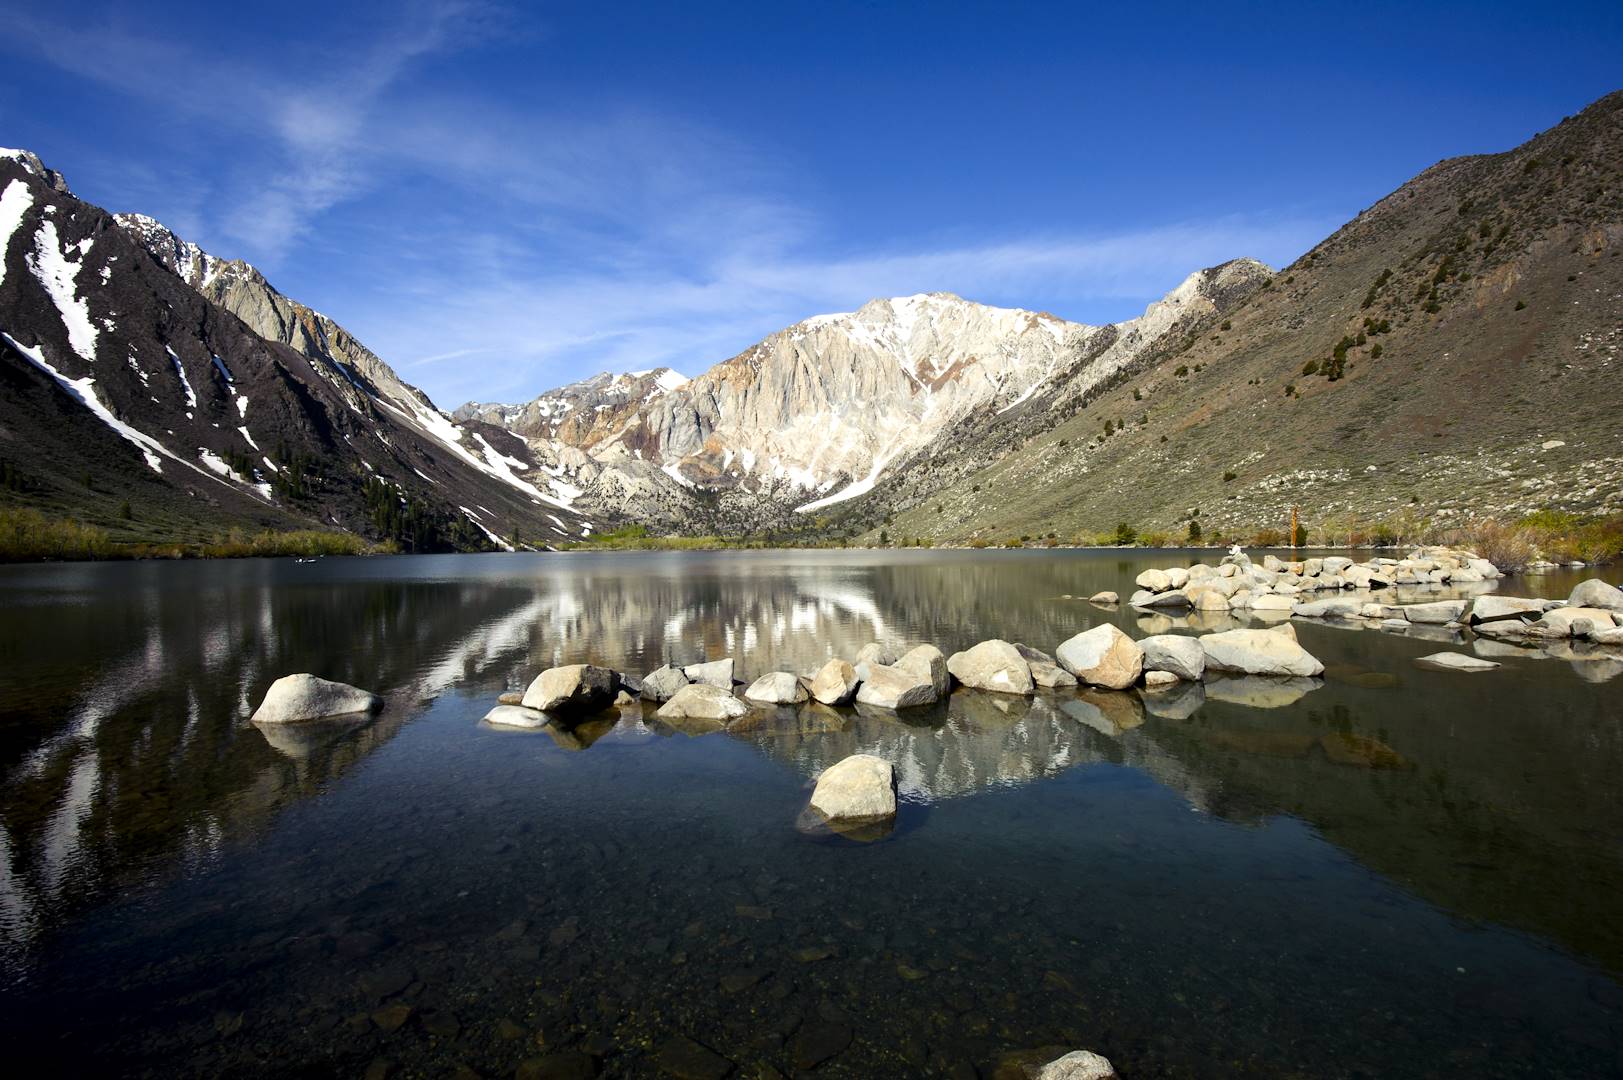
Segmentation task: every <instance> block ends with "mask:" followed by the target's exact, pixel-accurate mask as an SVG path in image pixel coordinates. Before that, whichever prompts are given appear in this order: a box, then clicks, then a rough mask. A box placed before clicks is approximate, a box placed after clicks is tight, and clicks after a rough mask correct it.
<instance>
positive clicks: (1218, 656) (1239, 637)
mask: <svg viewBox="0 0 1623 1080" xmlns="http://www.w3.org/2000/svg"><path fill="white" fill-rule="evenodd" d="M1288 625H1289V624H1287V625H1286V627H1282V628H1281V629H1285V628H1288ZM1200 647H1201V648H1202V649H1203V650H1205V653H1206V666H1207V667H1209V668H1215V669H1216V670H1218V671H1239V672H1243V673H1244V674H1247V675H1299V676H1308V675H1322V674H1324V665H1323V664H1321V663H1320V662H1319V660H1318V658H1317V657H1315V656H1314V655H1313V654H1312V653H1310V652H1308V651H1307V650H1306V649H1304V648H1302V646H1300V645H1298V644H1297V643H1296V635H1295V633H1294V631H1293V632H1292V633H1289V634H1284V633H1280V632H1279V630H1277V629H1276V630H1225V631H1223V632H1222V633H1218V634H1207V635H1206V636H1205V637H1203V638H1201V639H1200Z"/></svg>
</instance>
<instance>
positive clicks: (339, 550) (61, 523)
mask: <svg viewBox="0 0 1623 1080" xmlns="http://www.w3.org/2000/svg"><path fill="white" fill-rule="evenodd" d="M399 550H400V549H399V547H398V546H397V545H395V544H394V543H393V542H384V543H375V542H373V541H370V540H367V539H365V538H364V537H360V536H356V535H355V534H354V533H347V532H333V531H329V530H325V529H294V530H286V531H275V530H269V529H267V530H263V531H261V532H256V533H249V532H245V531H243V530H241V529H231V530H229V531H228V532H224V533H220V534H217V535H216V536H214V537H213V538H212V539H210V540H206V541H190V542H187V541H174V542H167V543H165V542H138V543H130V542H125V541H119V540H115V539H114V538H113V537H112V535H111V534H110V533H108V532H107V530H105V529H101V528H98V527H96V526H94V525H84V524H81V523H80V522H78V521H75V520H73V519H71V518H51V517H46V516H45V515H44V514H42V513H40V512H39V511H38V510H29V509H18V508H0V563H17V562H68V561H73V562H109V561H115V560H124V559H250V558H262V557H274V556H291V557H299V558H315V557H317V556H321V555H389V554H395V553H397V552H399Z"/></svg>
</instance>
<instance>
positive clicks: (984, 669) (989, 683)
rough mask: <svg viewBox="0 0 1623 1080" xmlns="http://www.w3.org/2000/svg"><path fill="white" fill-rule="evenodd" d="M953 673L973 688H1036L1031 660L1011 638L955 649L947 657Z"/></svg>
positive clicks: (1005, 690)
mask: <svg viewBox="0 0 1623 1080" xmlns="http://www.w3.org/2000/svg"><path fill="white" fill-rule="evenodd" d="M947 670H948V671H949V672H951V673H952V677H953V678H955V679H957V680H958V681H959V682H960V683H962V684H963V685H965V686H967V687H969V688H970V689H972V690H992V691H995V692H997V693H1000V694H1029V693H1031V692H1032V682H1031V662H1030V661H1028V660H1027V659H1026V658H1025V657H1024V656H1021V655H1020V650H1019V649H1016V648H1015V647H1014V646H1013V645H1011V644H1009V643H1008V642H1007V641H1003V640H1001V639H998V638H993V639H992V640H991V641H983V642H981V643H980V644H979V645H976V646H974V647H972V648H969V649H965V650H964V651H963V652H959V653H953V654H952V656H951V657H949V658H948V660H947Z"/></svg>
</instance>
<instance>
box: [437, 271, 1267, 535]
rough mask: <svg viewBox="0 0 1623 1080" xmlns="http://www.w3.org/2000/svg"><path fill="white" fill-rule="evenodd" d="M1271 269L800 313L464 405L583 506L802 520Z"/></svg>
mask: <svg viewBox="0 0 1623 1080" xmlns="http://www.w3.org/2000/svg"><path fill="white" fill-rule="evenodd" d="M1268 273H1269V271H1268V269H1267V267H1265V266H1263V265H1262V264H1260V263H1256V262H1253V261H1251V260H1240V261H1237V262H1233V263H1228V264H1225V265H1224V266H1222V267H1218V268H1215V269H1212V270H1206V271H1201V272H1199V273H1196V274H1193V275H1191V276H1190V277H1189V278H1188V279H1187V280H1186V281H1185V282H1184V283H1183V284H1181V285H1180V286H1179V287H1178V288H1177V289H1175V290H1174V291H1173V292H1172V293H1169V294H1168V295H1167V296H1166V297H1165V298H1164V299H1163V300H1160V301H1158V302H1157V303H1155V304H1153V305H1151V307H1150V308H1149V309H1148V310H1147V311H1146V312H1145V314H1144V315H1143V316H1142V317H1141V318H1138V319H1134V320H1130V321H1128V322H1124V323H1120V324H1112V325H1107V326H1088V325H1085V324H1082V323H1073V322H1068V321H1066V320H1063V319H1060V318H1057V317H1055V316H1053V315H1049V314H1046V313H1042V312H1032V311H1025V310H1020V309H1009V308H997V307H989V306H987V305H984V304H977V303H974V302H972V301H969V300H965V299H963V298H962V297H959V296H954V295H952V294H950V293H928V294H921V295H917V296H906V297H898V298H894V299H878V300H873V301H870V302H869V303H867V304H865V305H863V306H862V307H861V308H860V309H859V310H857V311H855V312H846V313H841V314H834V315H820V316H816V317H813V318H810V319H806V320H804V321H802V322H799V323H796V324H795V325H793V326H790V327H788V328H786V329H784V330H781V331H779V332H778V333H776V334H773V335H772V336H771V337H769V338H767V339H766V340H764V341H762V342H760V343H758V344H756V345H754V346H752V347H751V348H749V349H747V350H745V351H744V352H742V353H740V354H738V355H737V356H734V357H732V358H731V359H729V360H725V361H723V362H721V363H719V364H717V365H715V366H714V367H712V368H711V369H709V370H708V371H706V372H705V373H704V374H702V375H700V376H698V377H696V378H694V379H692V380H685V381H683V380H680V377H679V376H675V377H672V376H674V373H670V374H669V375H666V374H662V373H660V372H643V373H639V374H637V375H633V376H611V375H600V376H597V377H595V378H593V379H589V380H586V381H585V382H582V383H576V384H573V385H572V386H568V387H564V388H562V389H560V390H555V391H551V392H549V393H547V394H543V395H542V396H541V397H539V398H537V399H535V400H534V401H532V402H529V403H527V404H525V405H478V404H472V403H470V404H468V405H464V406H463V407H462V408H461V409H459V410H457V414H456V415H457V416H459V417H466V418H470V419H472V418H478V419H481V420H484V421H487V422H490V423H495V424H501V425H502V426H504V427H506V428H507V429H508V430H510V431H513V432H514V433H516V434H519V435H522V436H524V437H525V438H526V439H527V440H528V441H529V443H530V446H531V450H532V452H533V453H535V454H537V455H538V456H539V457H541V458H543V459H546V460H548V461H549V462H550V463H551V464H552V465H553V466H554V467H556V468H559V469H561V470H562V471H563V472H564V473H566V474H567V475H568V476H569V479H570V482H571V483H572V484H574V485H575V486H577V487H579V488H581V490H582V491H583V498H584V499H585V502H583V505H592V506H594V507H605V506H606V505H607V504H610V503H618V504H619V505H622V506H624V507H625V508H626V512H627V513H628V514H630V515H631V516H632V517H642V518H644V519H645V520H648V521H650V522H651V523H656V524H660V525H666V526H670V525H674V526H677V527H692V528H701V527H705V522H704V521H702V520H700V519H702V518H704V517H705V516H706V515H708V516H709V518H710V519H711V521H712V522H719V527H726V526H727V525H728V524H730V523H731V522H732V521H733V520H735V519H737V520H742V521H744V522H745V523H746V524H745V526H744V527H745V528H746V530H748V529H749V525H748V524H747V523H748V521H750V520H754V521H756V522H757V523H758V524H759V523H762V522H765V523H767V524H774V523H775V524H780V525H784V526H790V525H793V524H795V523H796V520H797V519H795V518H793V517H791V516H790V514H791V513H793V512H799V513H800V514H801V515H807V514H813V515H815V514H820V513H822V512H824V511H827V510H828V509H829V508H832V507H836V506H839V505H840V504H842V503H846V502H848V501H849V500H852V499H856V498H858V497H860V496H862V495H864V494H866V493H868V492H869V491H871V490H872V489H873V488H874V486H875V485H876V484H877V483H879V482H880V481H881V479H882V478H883V477H885V476H886V475H887V473H888V472H892V471H895V470H897V469H898V468H900V467H902V466H903V465H905V463H906V462H907V461H909V460H910V459H911V458H912V457H914V456H916V455H918V454H920V453H925V452H928V451H929V450H930V448H932V447H935V446H937V445H938V444H939V443H940V442H941V440H942V438H943V437H944V436H945V435H946V434H947V433H950V432H957V431H959V430H960V429H962V428H966V427H968V428H974V427H976V426H978V425H983V424H985V423H988V422H990V420H991V419H992V418H994V417H997V416H1001V415H1004V414H1007V413H1010V412H1011V411H1014V410H1018V409H1021V408H1022V407H1023V406H1025V405H1026V403H1028V402H1030V401H1031V400H1033V399H1034V398H1041V399H1043V400H1047V401H1053V400H1059V399H1063V398H1065V397H1067V396H1069V395H1074V394H1078V393H1082V392H1085V391H1086V390H1087V388H1089V387H1091V386H1093V385H1095V384H1097V383H1099V382H1101V381H1103V380H1105V379H1108V378H1109V377H1110V376H1111V375H1112V374H1113V373H1115V372H1116V371H1118V370H1120V369H1122V368H1123V367H1125V366H1127V365H1129V364H1131V363H1133V361H1134V360H1135V359H1136V358H1138V357H1140V356H1142V355H1143V354H1144V353H1145V352H1146V351H1147V350H1150V349H1153V348H1155V347H1156V346H1157V345H1159V344H1162V343H1164V342H1165V340H1166V339H1167V338H1168V336H1169V335H1173V334H1178V333H1182V332H1183V330H1184V329H1185V328H1186V327H1187V326H1189V325H1190V324H1191V323H1192V322H1194V321H1198V320H1200V319H1203V318H1206V317H1209V316H1211V315H1212V314H1214V313H1218V312H1221V311H1223V310H1227V308H1228V307H1229V306H1231V305H1232V304H1233V303H1235V302H1237V301H1238V299H1240V298H1242V297H1243V296H1245V295H1247V294H1248V293H1249V291H1250V290H1251V289H1253V288H1255V287H1257V286H1258V285H1259V284H1260V283H1261V282H1262V281H1263V280H1265V279H1266V278H1267V276H1268ZM806 520H807V519H806V518H805V517H804V516H802V517H801V518H799V519H798V521H799V523H801V524H804V523H805V521H806ZM751 531H753V530H751Z"/></svg>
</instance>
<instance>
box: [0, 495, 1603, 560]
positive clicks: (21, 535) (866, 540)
mask: <svg viewBox="0 0 1623 1080" xmlns="http://www.w3.org/2000/svg"><path fill="white" fill-rule="evenodd" d="M1291 539H1292V538H1291V537H1290V536H1289V535H1287V532H1286V530H1281V529H1273V528H1263V529H1255V530H1247V529H1235V528H1228V529H1217V528H1213V529H1210V530H1209V531H1205V532H1203V531H1202V530H1201V528H1200V527H1199V526H1198V524H1191V527H1190V528H1189V530H1188V532H1187V533H1185V534H1184V535H1182V536H1175V535H1174V534H1172V533H1168V532H1161V531H1155V530H1142V531H1141V530H1139V529H1138V528H1137V527H1135V526H1133V525H1131V524H1129V523H1126V522H1122V523H1118V524H1117V525H1116V527H1115V528H1114V529H1111V530H1108V531H1103V532H1096V533H1077V534H1075V535H1071V536H1064V537H1062V536H1059V535H1058V534H1056V533H1048V534H1047V535H1044V536H1031V535H1023V536H1009V537H1004V538H1001V539H992V538H987V537H976V538H972V539H970V540H968V541H963V542H957V541H937V540H935V539H933V538H931V537H904V536H894V537H893V536H891V535H890V534H889V532H888V531H887V530H881V531H880V532H879V535H878V536H877V537H876V538H871V537H850V536H827V535H816V534H811V533H806V534H788V535H785V534H772V533H766V534H760V535H746V536H660V535H656V534H653V533H650V532H649V531H648V529H647V528H646V527H645V526H642V525H628V526H624V527H622V528H619V529H615V530H613V531H610V532H605V533H601V534H599V535H596V536H592V537H588V538H584V539H581V540H573V541H568V542H565V543H561V544H559V545H558V546H557V548H556V549H555V550H557V551H564V552H569V551H770V550H817V549H834V550H838V549H868V550H874V549H885V548H938V547H939V548H945V549H949V550H951V549H957V550H964V549H969V550H980V549H988V548H1007V549H1020V548H1064V549H1077V548H1088V549H1093V548H1202V549H1217V548H1225V547H1228V546H1230V545H1232V544H1240V545H1241V546H1242V547H1248V548H1288V547H1293V546H1294V547H1298V548H1304V549H1305V548H1326V549H1338V550H1340V549H1361V548H1376V549H1379V548H1399V547H1406V546H1414V545H1418V544H1432V545H1436V544H1445V545H1447V544H1453V545H1458V546H1466V547H1470V548H1473V549H1474V550H1476V551H1479V552H1480V553H1481V554H1482V557H1483V558H1486V559H1488V560H1489V561H1491V562H1492V563H1493V564H1494V565H1496V566H1500V567H1505V568H1509V569H1512V570H1519V569H1523V568H1525V567H1527V566H1529V565H1531V564H1534V563H1537V562H1548V563H1556V564H1563V565H1564V564H1567V563H1584V564H1586V565H1597V564H1603V563H1609V562H1612V561H1614V560H1617V559H1619V558H1623V514H1612V515H1608V516H1604V517H1592V516H1583V515H1578V514H1571V513H1561V512H1556V511H1541V512H1539V513H1535V514H1530V515H1528V516H1526V517H1524V518H1522V519H1520V520H1518V521H1515V522H1508V523H1506V522H1498V521H1476V522H1468V523H1463V524H1462V523H1446V524H1445V523H1440V522H1426V521H1422V520H1419V519H1415V520H1405V521H1400V522H1378V523H1373V524H1369V523H1358V522H1334V523H1325V524H1322V525H1317V526H1314V527H1312V528H1307V527H1299V528H1298V529H1297V534H1296V537H1295V539H1296V543H1295V544H1294V545H1292V544H1291ZM521 550H530V551H534V550H537V549H535V548H530V547H525V548H522V549H521ZM543 550H544V549H543ZM400 552H401V549H400V547H399V545H398V544H396V543H394V542H393V541H388V540H385V541H381V542H379V541H372V540H368V539H366V538H365V537H361V536H357V535H355V534H354V533H347V532H337V531H333V530H325V529H297V530H287V531H276V530H263V531H260V532H256V533H249V532H245V531H243V530H241V529H232V530H230V531H228V532H225V533H221V534H217V535H216V536H214V537H213V538H212V539H210V540H206V541H173V542H163V541H144V542H129V541H123V540H118V539H115V538H114V537H113V536H112V535H111V534H110V533H109V532H108V531H107V530H105V529H102V528H99V527H97V526H94V525H85V524H81V523H80V522H78V521H76V520H73V519H71V518H53V517H47V516H46V515H45V514H42V513H40V512H39V511H37V510H32V509H28V508H18V507H11V508H4V507H0V563H17V562H59V561H110V560H123V559H242V558H274V557H298V558H315V557H318V556H323V555H396V554H400Z"/></svg>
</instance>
